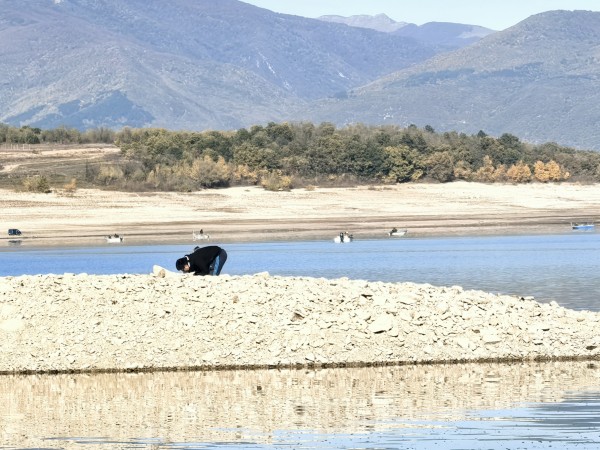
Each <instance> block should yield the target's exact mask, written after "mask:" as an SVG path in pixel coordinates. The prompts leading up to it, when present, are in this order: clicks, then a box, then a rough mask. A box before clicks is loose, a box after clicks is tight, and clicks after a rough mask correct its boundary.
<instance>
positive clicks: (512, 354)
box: [0, 267, 600, 373]
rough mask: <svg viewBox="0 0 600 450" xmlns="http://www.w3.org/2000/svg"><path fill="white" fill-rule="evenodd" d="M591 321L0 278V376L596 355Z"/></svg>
mask: <svg viewBox="0 0 600 450" xmlns="http://www.w3.org/2000/svg"><path fill="white" fill-rule="evenodd" d="M599 321H600V313H596V312H591V311H574V310H570V309H566V308H563V307H561V306H559V305H558V304H556V303H555V302H552V303H549V304H546V303H539V302H536V301H535V300H533V299H531V298H529V299H524V298H521V297H517V296H508V295H496V294H491V293H486V292H481V291H471V290H463V289H462V288H460V287H456V286H453V287H436V286H431V285H428V284H414V283H382V282H368V281H364V280H350V279H347V278H340V279H324V278H306V277H282V276H270V275H269V274H268V273H261V274H256V275H251V276H250V275H246V276H229V275H221V276H219V277H197V276H191V275H181V274H175V273H172V272H169V271H166V270H165V269H162V268H160V267H155V268H154V271H153V273H152V274H148V275H127V274H123V275H87V274H64V275H36V276H19V277H4V278H0V354H1V355H2V357H1V358H0V373H18V372H21V373H31V372H81V371H113V370H114V371H123V370H151V369H217V368H257V367H299V366H356V365H365V364H366V365H369V364H395V363H430V362H458V361H496V360H497V361H504V360H506V361H508V360H532V359H579V358H581V359H594V358H598V356H599V355H600V336H599V335H598V333H597V330H598V325H599V324H598V322H599Z"/></svg>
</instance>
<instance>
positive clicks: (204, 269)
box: [186, 245, 221, 275]
mask: <svg viewBox="0 0 600 450" xmlns="http://www.w3.org/2000/svg"><path fill="white" fill-rule="evenodd" d="M220 251H221V247H218V246H216V245H209V246H208V247H202V248H199V249H198V250H195V251H194V253H190V254H189V255H186V256H187V258H188V260H189V261H190V272H194V275H208V274H209V273H210V264H211V263H212V262H213V261H214V259H215V258H216V257H217V255H218V254H219V252H220Z"/></svg>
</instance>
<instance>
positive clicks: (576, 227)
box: [571, 222, 595, 231]
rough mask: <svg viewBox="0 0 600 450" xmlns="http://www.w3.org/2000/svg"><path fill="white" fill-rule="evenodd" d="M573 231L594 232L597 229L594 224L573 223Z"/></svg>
mask: <svg viewBox="0 0 600 450" xmlns="http://www.w3.org/2000/svg"><path fill="white" fill-rule="evenodd" d="M571 229H572V230H576V231H592V230H594V229H595V226H594V222H571Z"/></svg>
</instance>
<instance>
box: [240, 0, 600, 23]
mask: <svg viewBox="0 0 600 450" xmlns="http://www.w3.org/2000/svg"><path fill="white" fill-rule="evenodd" d="M241 1H243V2H244V3H250V4H253V5H255V6H258V7H260V8H266V9H268V10H270V11H273V12H277V13H284V14H293V15H297V16H303V17H311V18H316V17H319V16H325V15H338V16H355V15H360V14H367V15H375V14H381V13H383V14H386V15H387V16H388V17H390V18H391V19H393V20H395V21H396V22H408V23H414V24H417V25H423V24H424V23H427V22H453V23H462V24H468V25H480V26H482V27H486V28H490V29H492V30H497V31H500V30H504V29H506V28H509V27H511V26H513V25H516V24H517V23H519V22H521V21H522V20H524V19H526V18H528V17H529V16H531V15H533V14H537V13H540V12H544V11H551V10H556V9H564V10H569V11H572V10H576V9H580V10H588V11H600V0H241Z"/></svg>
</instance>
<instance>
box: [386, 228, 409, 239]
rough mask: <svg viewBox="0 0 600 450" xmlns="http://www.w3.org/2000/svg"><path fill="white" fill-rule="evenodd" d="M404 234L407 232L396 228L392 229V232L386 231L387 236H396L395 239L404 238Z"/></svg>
mask: <svg viewBox="0 0 600 450" xmlns="http://www.w3.org/2000/svg"><path fill="white" fill-rule="evenodd" d="M406 233H408V230H405V229H404V230H399V229H397V228H392V231H388V236H396V237H402V236H404V235H405V234H406Z"/></svg>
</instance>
